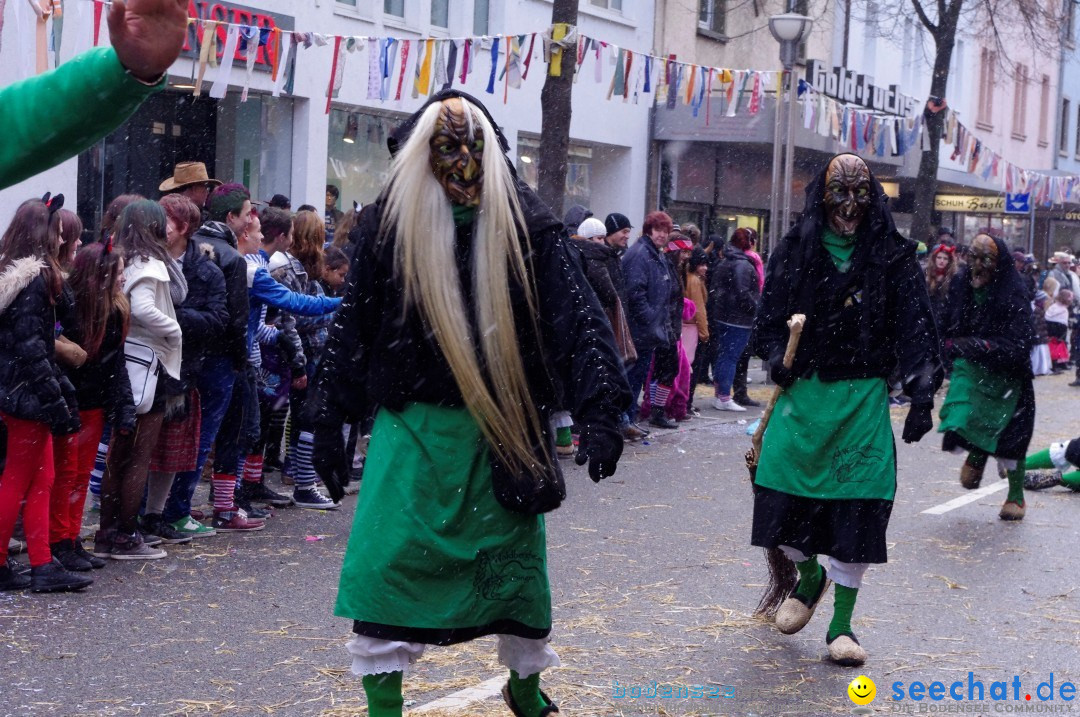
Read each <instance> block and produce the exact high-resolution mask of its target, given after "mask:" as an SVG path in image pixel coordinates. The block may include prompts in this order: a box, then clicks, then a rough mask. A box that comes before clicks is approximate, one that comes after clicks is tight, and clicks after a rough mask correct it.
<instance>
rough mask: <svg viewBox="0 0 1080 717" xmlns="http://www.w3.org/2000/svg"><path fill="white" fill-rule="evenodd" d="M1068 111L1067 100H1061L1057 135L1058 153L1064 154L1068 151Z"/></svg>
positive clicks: (1069, 113) (1063, 98)
mask: <svg viewBox="0 0 1080 717" xmlns="http://www.w3.org/2000/svg"><path fill="white" fill-rule="evenodd" d="M1071 114H1072V113H1071V112H1070V111H1069V100H1068V98H1065V97H1062V98H1061V131H1060V132H1059V133H1058V151H1059V152H1061V153H1062V154H1066V153H1067V152H1068V151H1069V115H1071Z"/></svg>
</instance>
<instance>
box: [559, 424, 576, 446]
mask: <svg viewBox="0 0 1080 717" xmlns="http://www.w3.org/2000/svg"><path fill="white" fill-rule="evenodd" d="M555 445H557V446H572V445H574V435H573V434H572V433H570V426H567V427H566V428H556V429H555Z"/></svg>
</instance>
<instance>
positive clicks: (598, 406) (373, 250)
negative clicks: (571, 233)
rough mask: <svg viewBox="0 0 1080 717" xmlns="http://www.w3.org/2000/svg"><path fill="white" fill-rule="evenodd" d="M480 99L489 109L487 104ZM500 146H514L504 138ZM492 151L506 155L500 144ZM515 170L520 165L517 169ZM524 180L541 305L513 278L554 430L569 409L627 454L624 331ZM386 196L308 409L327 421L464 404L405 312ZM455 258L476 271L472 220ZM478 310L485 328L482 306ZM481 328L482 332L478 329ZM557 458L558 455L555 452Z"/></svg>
mask: <svg viewBox="0 0 1080 717" xmlns="http://www.w3.org/2000/svg"><path fill="white" fill-rule="evenodd" d="M461 95H462V93H460V92H457V91H455V90H451V91H443V92H440V93H437V94H436V95H434V96H433V97H432V98H431V99H429V101H428V103H429V104H430V103H431V102H437V101H441V99H443V98H445V97H448V96H461ZM466 97H467V96H466ZM469 99H470V100H471V101H472V102H473V103H474V104H476V105H477V106H478V107H481V109H482V105H480V104H479V102H477V101H476V100H475V99H472V98H469ZM422 112H423V108H421V110H419V111H418V112H417V113H416V114H414V115H413V116H412V117H411V118H410V119H409V120H407V121H406V122H405V124H403V125H402V126H401V127H399V128H398V130H396V131H395V133H394V135H392V136H391V138H390V141H389V145H390V149H391V152H392V153H393V152H395V151H396V150H397V148H398V147H400V146H401V143H403V142H404V141H405V139H406V138H407V136H408V132H409V131H411V128H412V126H414V125H415V121H416V118H418V117H419V115H420V114H421V113H422ZM492 124H493V125H494V124H495V123H494V121H492ZM496 126H497V125H496ZM499 142H500V145H501V148H502V150H503V152H504V153H505V152H507V151H508V145H507V143H506V141H505V138H504V137H502V135H501V133H500V134H499ZM487 151H497V150H496V148H495V147H489V148H488V149H487ZM508 164H509V162H508ZM510 168H511V172H512V171H513V167H512V165H511V167H510ZM515 180H516V185H515V186H516V190H517V194H518V200H519V201H520V203H521V207H522V211H523V213H524V218H525V223H526V228H527V230H528V235H529V236H528V240H527V243H525V242H526V240H525V238H524V236H523V237H522V242H523V244H524V246H523V248H524V249H525V250H526V255H525V258H526V266H527V270H528V272H529V275H530V279H531V281H532V282H533V286H534V288H535V295H536V301H537V304H536V309H537V312H536V313H535V314H533V313H531V312H530V311H529V309H528V305H527V303H526V297H525V294H524V290H523V288H522V287H521V286H520V285H517V284H513V285H511V287H510V293H511V303H512V305H513V311H514V319H515V325H516V327H517V332H518V337H517V339H518V342H519V345H520V347H521V357H522V361H523V363H524V370H525V375H526V381H527V384H528V386H529V390H530V393H531V395H532V397H533V401H534V403H535V405H536V408H537V410H538V412H539V413H540V418H541V422H542V424H543V426H542V430H543V431H545V432H548V431H550V429H549V428H548V425H549V420H548V419H549V417H550V415H551V414H552V413H553V412H554V411H556V410H559V409H566V410H569V411H570V412H571V413H573V415H574V418H575V420H576V421H577V422H578V423H579V424H580V425H582V426H583V427H584V430H586V431H588V432H589V435H590V438H591V440H592V445H593V446H595V447H596V448H597V449H598V454H599V455H611V456H614V457H615V458H617V457H618V455H619V452H621V449H622V435H621V433H620V431H619V422H620V417H621V415H622V413H623V412H624V411H626V410H627V409H628V408H629V406H630V390H629V386H628V384H627V382H626V376H625V373H624V372H623V367H622V360H621V358H620V357H619V354H618V351H617V350H616V348H615V340H614V335H613V334H612V331H611V327H610V326H609V324H608V321H607V317H606V316H605V315H604V312H603V309H601V307H600V302H599V301H598V300H597V298H596V294H595V293H594V292H593V290H592V289H591V288H590V287H589V284H588V281H587V280H586V279H585V276H584V273H583V272H582V269H581V264H580V262H579V261H578V257H577V255H576V250H574V249H573V248H572V247H570V246H569V244H568V242H567V241H566V240H565V239H564V238H563V234H564V230H563V228H562V225H561V224H560V222H559V220H558V219H556V218H555V217H554V216H553V215H552V214H551V211H550V210H549V209H548V208H547V207H546V206H545V205H544V204H543V203H542V202H541V201H540V200H539V198H538V197H537V196H536V194H535V193H533V191H532V190H531V189H530V188H529V187H528V186H527V185H526V184H525V183H524V182H522V181H520V180H517V179H516V175H515ZM384 199H385V195H384V197H381V198H380V199H379V200H378V201H377V202H376V207H375V209H374V210H373V211H371V212H368V213H367V215H366V216H365V217H364V221H363V224H362V225H361V240H360V243H359V244H358V246H357V250H356V254H355V261H353V263H352V265H351V267H350V269H349V277H348V280H347V283H346V291H345V300H344V303H343V304H342V305H341V308H340V309H339V310H338V312H337V314H336V315H335V317H334V323H333V325H332V326H331V327H330V332H329V338H328V340H327V343H326V347H325V349H324V352H323V358H322V362H321V363H320V365H319V370H318V373H317V376H316V379H315V382H314V387H313V389H312V390H311V391H310V392H309V393H310V395H309V397H308V401H307V404H306V406H305V410H306V411H307V412H308V417H309V419H310V420H311V422H312V423H313V424H314V425H316V426H327V427H333V428H340V426H341V425H342V424H343V423H355V422H356V421H359V420H361V419H363V418H365V417H366V416H367V415H368V414H369V412H370V410H371V409H372V407H373V406H375V405H379V406H384V407H387V408H389V409H392V410H401V409H402V408H404V407H405V405H406V404H408V403H410V402H422V403H431V404H438V405H444V406H462V405H464V400H463V398H462V395H461V391H460V389H459V388H458V385H457V382H456V381H455V379H454V376H453V374H452V372H451V371H450V367H449V365H448V364H447V362H446V360H445V358H444V357H443V355H442V352H441V350H440V348H439V346H438V343H437V342H436V340H435V338H434V336H433V335H432V332H431V329H430V328H429V327H428V326H427V325H426V324H425V322H424V321H422V320H421V318H420V317H419V316H418V314H417V312H416V311H409V312H405V311H404V306H403V287H402V286H401V282H400V281H399V280H398V279H396V278H395V276H394V273H395V272H394V247H395V244H396V237H395V234H394V232H393V231H390V232H388V233H387V234H386V235H385V236H384V237H381V238H380V237H379V236H378V234H379V226H380V223H381V221H382V212H383V201H384ZM455 254H456V257H457V264H458V266H457V268H458V272H459V276H462V277H470V276H472V269H471V267H472V262H473V258H472V226H471V225H463V226H459V227H458V231H457V251H456V252H455ZM470 285H471V282H470V281H468V280H464V281H463V282H462V287H463V290H464V294H465V300H466V302H469V303H471V301H472V299H471V293H470V289H469V287H470ZM469 315H470V322H473V323H474V322H475V319H474V318H473V317H472V312H471V311H470V312H469ZM534 327H535V328H534ZM471 329H472V331H473V332H474V333H479V332H478V330H477V327H476V326H475V325H473V326H471ZM550 438H551V436H550V435H548V434H545V435H543V436H539V437H536V436H533V437H531V438H530V441H531V442H532V443H533V445H534V446H535V447H536V448H535V450H536V455H537V458H538V461H540V462H541V464H542V465H546V464H547V460H545V453H544V452H545V451H546V450H547V451H550V450H551V449H545V448H543V447H541V446H543V445H545V444H546V445H549V446H550V445H553V443H552V442H551V441H550V440H549V439H550ZM546 458H547V459H548V460H550V454H548V455H547V456H546ZM493 470H495V466H494V461H493ZM553 470H555V471H557V470H558V467H557V466H554V468H553Z"/></svg>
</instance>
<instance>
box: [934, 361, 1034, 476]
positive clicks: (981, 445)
mask: <svg viewBox="0 0 1080 717" xmlns="http://www.w3.org/2000/svg"><path fill="white" fill-rule="evenodd" d="M1023 389H1024V384H1023V382H1021V381H1017V380H1015V379H1012V378H1009V377H1008V376H1003V375H1001V374H998V373H994V372H993V371H990V370H989V369H986V368H984V367H982V366H980V365H978V364H976V363H972V362H971V361H968V360H967V359H957V360H956V361H955V362H953V370H952V376H951V378H950V379H949V393H948V394H947V395H946V396H945V402H944V403H942V404H941V422H940V423H939V424H938V432H939V433H945V434H946V438H947V440H946V444H947V445H951V444H953V443H955V444H957V445H963V446H973V447H975V448H978V449H979V450H981V451H983V452H985V453H989V454H990V455H995V454H996V453H997V449H998V439H1000V438H1001V435H1002V434H1003V433H1004V432H1005V429H1006V427H1008V425H1009V422H1010V421H1012V420H1013V416H1014V415H1015V413H1016V406H1017V403H1019V401H1020V394H1021V393H1022V392H1023ZM950 433H954V434H956V437H958V438H959V439H961V440H958V441H957V440H952V441H950V440H948V438H949V436H948V434H950Z"/></svg>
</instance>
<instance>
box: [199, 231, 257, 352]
mask: <svg viewBox="0 0 1080 717" xmlns="http://www.w3.org/2000/svg"><path fill="white" fill-rule="evenodd" d="M191 242H193V243H195V244H196V245H201V244H207V245H209V246H210V248H211V249H212V250H213V257H212V260H213V261H214V263H215V264H217V266H218V268H219V269H221V273H222V274H224V275H225V305H226V308H227V309H228V313H229V318H228V323H227V324H226V325H225V333H224V335H223V336H222V337H221V340H220V341H218V342H215V343H214V344H212V345H211V347H210V350H209V351H207V355H208V356H229V357H230V358H232V361H233V368H235V369H236V370H238V371H239V370H241V369H243V368H244V367H245V366H247V362H248V345H247V322H248V314H249V309H250V307H249V304H248V284H247V260H246V259H244V257H243V256H242V255H241V254H240V252H238V251H237V250H236V236H235V235H234V234H233V233H232V230H231V229H229V227H228V225H226V224H222V223H221V222H207V223H206V224H203V225H202V226H201V227H199V230H198V231H197V232H195V234H194V235H193V236H192V237H191Z"/></svg>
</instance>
